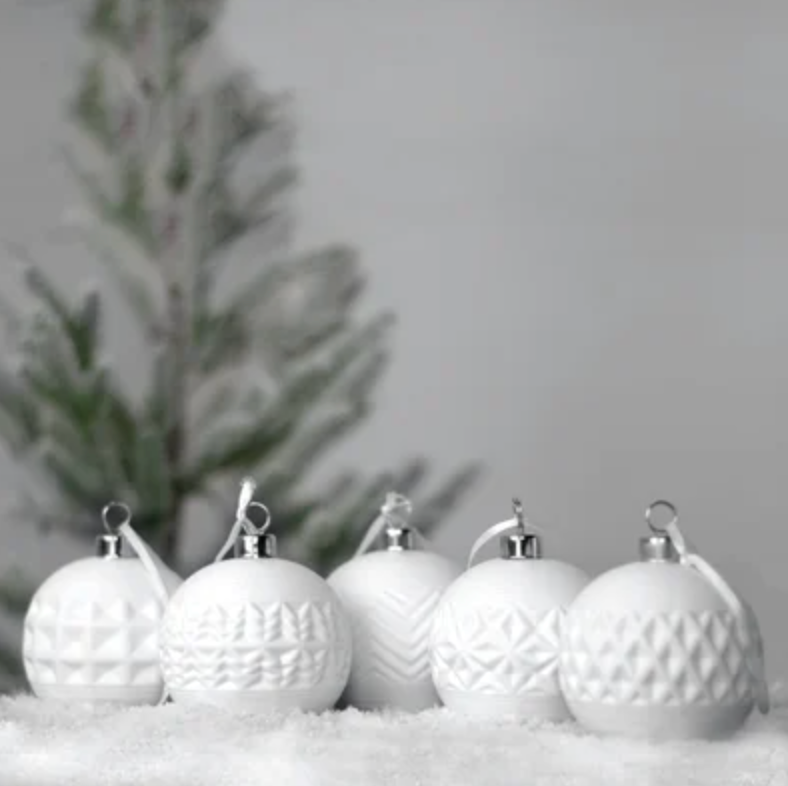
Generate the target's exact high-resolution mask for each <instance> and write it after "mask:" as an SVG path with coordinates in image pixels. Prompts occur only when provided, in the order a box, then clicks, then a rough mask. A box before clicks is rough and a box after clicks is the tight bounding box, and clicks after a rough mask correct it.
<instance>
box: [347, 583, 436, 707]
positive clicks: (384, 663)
mask: <svg viewBox="0 0 788 786" xmlns="http://www.w3.org/2000/svg"><path fill="white" fill-rule="evenodd" d="M441 594H442V591H438V590H435V589H432V588H429V587H426V588H425V587H421V588H420V591H415V592H414V591H413V590H411V591H397V590H384V591H383V592H381V593H379V594H376V595H374V596H373V597H371V598H369V599H368V601H367V602H366V603H365V604H364V605H363V606H362V607H358V606H356V607H353V608H352V611H351V614H350V619H351V625H352V631H353V668H352V671H351V676H350V680H349V682H348V687H347V691H346V694H345V697H346V699H347V700H348V701H350V702H351V703H353V704H355V705H356V706H364V708H367V709H372V708H373V707H375V706H378V705H381V704H386V703H388V702H389V700H392V699H393V697H394V696H395V695H396V694H397V692H399V693H400V696H401V695H402V691H403V689H404V690H405V691H406V692H409V693H410V694H414V700H416V699H415V696H416V695H420V696H421V697H422V698H421V699H420V700H416V701H417V703H418V704H419V705H424V708H426V707H429V706H434V705H436V704H438V703H439V699H438V695H437V693H436V692H435V689H434V687H433V684H432V675H431V673H430V653H429V639H430V631H431V629H432V619H433V616H434V614H435V609H436V607H437V605H438V602H439V601H440V598H441ZM362 697H365V698H362ZM420 708H422V707H420ZM411 710H412V711H414V708H413V707H411Z"/></svg>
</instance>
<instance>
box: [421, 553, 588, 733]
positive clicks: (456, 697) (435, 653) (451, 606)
mask: <svg viewBox="0 0 788 786" xmlns="http://www.w3.org/2000/svg"><path fill="white" fill-rule="evenodd" d="M588 580H589V579H588V576H587V575H586V574H585V573H584V572H583V571H581V570H579V569H578V568H575V567H574V566H572V565H568V564H566V563H564V562H559V561H557V560H550V559H494V560H488V561H487V562H482V563H480V564H478V565H476V566H474V567H472V568H470V569H469V570H468V571H466V572H465V573H464V574H463V575H462V576H460V578H459V579H457V581H455V582H454V584H452V585H451V587H449V589H448V590H447V591H446V593H445V594H444V596H443V598H442V600H441V602H440V604H439V606H438V610H437V612H436V615H435V621H434V624H433V628H432V635H431V669H432V675H433V679H434V682H435V687H436V689H437V691H438V693H439V695H440V697H441V699H442V700H443V702H444V704H445V705H446V706H447V707H449V708H450V709H454V710H456V711H459V712H463V713H466V714H471V715H475V716H479V717H501V716H511V717H516V718H518V719H538V720H552V721H558V720H565V719H567V718H568V717H569V714H568V711H567V708H566V705H565V704H564V701H563V698H562V697H561V692H560V689H559V685H558V658H559V646H560V642H561V638H562V628H563V624H564V616H565V609H566V607H567V606H568V605H569V604H570V603H571V602H572V601H573V600H574V598H575V596H576V595H577V594H578V592H580V590H581V589H583V587H585V585H586V584H587V583H588Z"/></svg>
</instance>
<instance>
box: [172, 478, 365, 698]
mask: <svg viewBox="0 0 788 786" xmlns="http://www.w3.org/2000/svg"><path fill="white" fill-rule="evenodd" d="M254 490H255V484H254V482H253V481H251V480H248V479H247V480H245V481H244V483H243V486H242V488H241V495H240V500H239V505H238V513H237V517H236V522H235V525H234V526H233V528H232V531H231V532H230V537H229V538H228V540H227V542H226V543H225V545H224V547H223V548H222V550H221V551H220V552H219V554H218V556H217V558H216V561H215V562H214V564H212V565H209V566H207V567H205V568H203V569H202V570H200V571H198V572H197V573H195V574H194V575H193V576H191V577H190V578H189V579H187V580H186V581H185V582H184V583H183V585H182V586H181V587H180V589H179V590H178V591H177V592H176V593H175V594H174V595H173V597H172V599H171V601H170V604H169V606H168V608H167V613H166V615H165V618H164V623H163V627H162V638H161V642H162V643H161V659H162V670H163V673H164V678H165V681H166V683H167V688H168V690H169V693H170V695H171V697H172V698H173V699H174V700H175V701H176V702H180V703H184V704H186V703H189V704H213V705H218V706H222V707H226V708H229V709H239V710H259V711H288V710H293V709H300V710H304V711H321V710H327V709H329V708H331V707H333V706H334V704H335V702H336V701H337V699H338V698H339V696H340V694H341V693H342V691H343V689H344V687H345V684H346V683H347V678H348V673H349V671H350V658H351V642H350V627H349V624H348V622H347V619H346V617H345V613H344V611H343V609H342V607H341V605H340V602H339V600H338V598H337V597H336V595H335V594H334V591H333V590H332V589H331V588H330V587H329V586H328V584H327V583H326V582H325V581H324V580H323V579H322V578H321V577H320V576H318V575H317V574H316V573H314V572H313V571H311V570H309V569H308V568H306V567H304V566H303V565H299V564H297V563H295V562H291V561H289V560H285V559H281V558H279V557H278V556H277V552H276V539H275V538H274V536H273V535H272V534H270V533H268V532H267V529H268V527H269V525H270V521H271V518H270V514H269V512H268V509H267V508H266V507H265V505H262V504H261V503H259V502H253V501H252V497H253V494H254ZM250 509H257V510H259V511H262V513H263V514H264V517H265V522H264V523H263V524H262V526H260V527H258V526H256V525H255V524H254V523H253V522H252V521H251V520H250V519H249V517H248V516H249V510H250ZM233 546H234V547H235V552H234V558H231V559H227V560H224V561H223V557H224V556H225V554H227V552H229V550H230V549H231V548H233Z"/></svg>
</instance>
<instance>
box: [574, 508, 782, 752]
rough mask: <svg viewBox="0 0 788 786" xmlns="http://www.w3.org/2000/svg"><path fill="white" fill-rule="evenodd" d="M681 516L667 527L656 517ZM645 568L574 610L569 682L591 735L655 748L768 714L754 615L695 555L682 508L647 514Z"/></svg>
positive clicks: (607, 578) (633, 569) (724, 731)
mask: <svg viewBox="0 0 788 786" xmlns="http://www.w3.org/2000/svg"><path fill="white" fill-rule="evenodd" d="M657 507H667V508H668V509H669V510H670V511H671V512H672V515H673V518H672V520H671V521H670V523H669V524H667V525H666V526H665V527H658V526H657V525H655V524H654V522H653V511H654V510H655V509H656V508H657ZM646 520H647V522H648V524H649V527H650V528H651V530H652V532H653V535H652V536H651V537H646V538H642V539H641V542H640V555H641V560H640V562H635V563H630V564H628V565H623V566H621V567H618V568H615V569H613V570H610V571H608V572H607V573H604V574H602V575H601V576H599V577H598V578H597V579H596V580H595V581H594V582H592V583H591V584H590V585H589V586H588V587H586V589H585V590H584V591H583V592H581V593H580V595H578V597H577V598H576V599H575V602H574V603H573V604H572V606H571V607H570V609H569V613H568V615H567V620H566V625H565V626H564V639H563V646H562V655H561V671H560V680H561V687H562V689H563V692H564V696H565V698H566V701H567V704H568V706H569V708H570V709H571V711H572V713H573V714H574V715H575V717H576V718H577V719H578V720H579V721H580V722H581V723H582V724H583V725H584V726H586V727H587V728H588V729H590V730H591V731H594V732H597V733H600V734H605V733H606V734H615V735H621V736H629V737H641V738H649V739H690V738H715V737H722V736H726V735H728V734H731V733H733V732H735V731H736V730H737V729H739V728H740V727H741V726H742V725H743V724H744V723H745V721H746V719H747V717H748V716H749V715H750V713H751V711H752V709H753V707H754V706H755V705H756V704H757V705H758V707H759V708H760V710H761V711H762V712H764V713H765V712H767V711H768V709H769V694H768V690H767V687H766V682H765V677H764V667H763V657H764V653H763V642H762V639H761V635H760V632H759V629H758V622H757V620H756V618H755V615H754V613H753V611H752V609H751V608H750V607H749V606H748V605H747V604H745V603H744V602H743V601H742V600H741V599H740V598H739V597H738V596H737V595H736V594H735V593H734V592H733V590H732V589H731V588H730V587H729V586H728V584H727V583H726V582H725V580H724V579H723V578H722V577H721V576H720V574H719V573H717V571H716V570H714V568H712V567H711V565H709V563H708V562H706V561H705V560H704V559H702V558H701V557H700V556H698V555H697V554H694V553H692V552H691V551H690V550H689V549H688V547H687V545H686V543H685V541H684V538H683V536H682V534H681V532H680V531H679V529H678V526H677V516H676V509H675V508H674V507H673V506H672V505H671V504H670V503H668V502H664V501H659V502H655V503H654V504H653V505H652V506H651V507H649V509H648V510H647V512H646Z"/></svg>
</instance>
